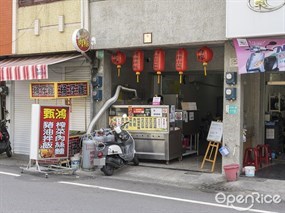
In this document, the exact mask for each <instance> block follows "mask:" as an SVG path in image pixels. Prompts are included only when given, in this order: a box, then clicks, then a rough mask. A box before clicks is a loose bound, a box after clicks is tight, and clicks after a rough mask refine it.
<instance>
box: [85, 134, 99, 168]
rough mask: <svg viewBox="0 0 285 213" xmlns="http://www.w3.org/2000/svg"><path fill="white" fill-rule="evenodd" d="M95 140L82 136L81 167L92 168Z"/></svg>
mask: <svg viewBox="0 0 285 213" xmlns="http://www.w3.org/2000/svg"><path fill="white" fill-rule="evenodd" d="M95 149H96V147H95V142H94V141H93V140H92V139H91V138H88V137H86V138H84V139H83V142H82V169H85V170H93V169H94V163H93V162H94V157H95Z"/></svg>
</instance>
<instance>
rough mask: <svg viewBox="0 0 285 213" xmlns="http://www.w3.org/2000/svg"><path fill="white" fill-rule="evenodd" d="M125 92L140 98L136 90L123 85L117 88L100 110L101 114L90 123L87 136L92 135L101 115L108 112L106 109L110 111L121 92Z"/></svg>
mask: <svg viewBox="0 0 285 213" xmlns="http://www.w3.org/2000/svg"><path fill="white" fill-rule="evenodd" d="M121 89H122V90H125V91H129V92H134V93H135V98H137V97H138V95H137V90H136V89H131V88H127V87H123V86H121V85H119V86H117V89H116V92H115V95H114V96H113V97H112V98H110V99H109V100H107V101H106V102H105V104H104V105H103V107H102V108H101V109H100V110H99V112H98V113H97V114H96V115H95V117H94V118H93V119H92V121H91V122H90V124H89V126H88V129H87V134H90V133H91V132H92V130H93V128H94V126H95V124H96V123H97V121H98V120H99V118H100V117H101V115H102V114H103V113H104V112H105V111H106V109H108V108H109V107H110V106H111V105H112V104H113V103H115V102H116V101H117V100H118V97H119V94H120V91H121Z"/></svg>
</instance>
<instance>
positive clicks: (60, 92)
mask: <svg viewBox="0 0 285 213" xmlns="http://www.w3.org/2000/svg"><path fill="white" fill-rule="evenodd" d="M88 88H89V87H88V82H87V81H77V82H74V81H73V82H58V83H57V97H58V98H78V97H87V96H88Z"/></svg>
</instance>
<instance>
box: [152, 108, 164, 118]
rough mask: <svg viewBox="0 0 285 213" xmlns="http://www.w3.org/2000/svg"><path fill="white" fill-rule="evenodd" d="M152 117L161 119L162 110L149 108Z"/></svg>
mask: <svg viewBox="0 0 285 213" xmlns="http://www.w3.org/2000/svg"><path fill="white" fill-rule="evenodd" d="M151 116H152V117H162V108H151Z"/></svg>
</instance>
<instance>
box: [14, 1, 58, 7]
mask: <svg viewBox="0 0 285 213" xmlns="http://www.w3.org/2000/svg"><path fill="white" fill-rule="evenodd" d="M55 1H62V0H18V4H19V7H25V6H31V5H36V4H45V3H50V2H55Z"/></svg>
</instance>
